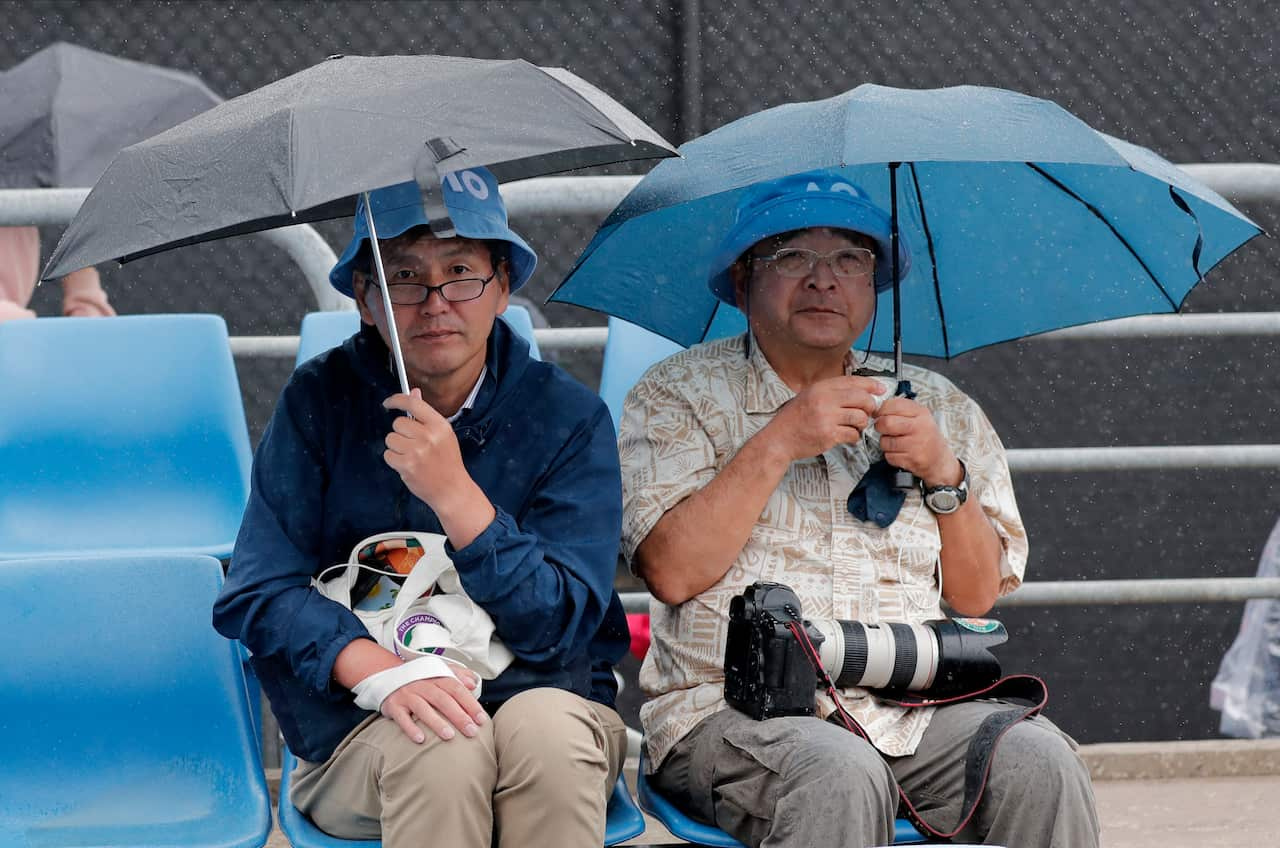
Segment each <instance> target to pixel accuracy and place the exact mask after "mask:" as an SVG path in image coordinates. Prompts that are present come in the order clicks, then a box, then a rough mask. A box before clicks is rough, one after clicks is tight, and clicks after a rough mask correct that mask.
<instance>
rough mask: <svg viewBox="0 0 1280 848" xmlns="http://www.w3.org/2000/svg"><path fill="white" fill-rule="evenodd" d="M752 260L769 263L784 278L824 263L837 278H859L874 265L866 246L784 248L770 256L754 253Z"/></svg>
mask: <svg viewBox="0 0 1280 848" xmlns="http://www.w3.org/2000/svg"><path fill="white" fill-rule="evenodd" d="M752 261H754V262H768V263H769V264H770V265H772V266H773V269H774V270H775V271H777V272H778V273H779V274H781V275H782V276H784V277H807V276H809V275H810V274H812V273H813V272H814V269H815V268H817V267H818V263H819V262H826V263H827V267H828V268H830V269H831V273H833V274H835V275H836V276H837V277H858V276H861V275H863V274H870V273H871V272H872V271H874V270H875V267H876V255H875V253H874V252H873V251H871V250H868V249H867V248H865V247H841V248H839V249H837V250H833V251H831V252H829V253H819V252H818V251H816V250H810V249H809V248H807V247H784V248H782V249H781V250H779V251H778V252H776V253H773V254H770V255H769V256H754V257H752Z"/></svg>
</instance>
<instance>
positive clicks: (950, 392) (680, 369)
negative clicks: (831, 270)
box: [618, 336, 1027, 768]
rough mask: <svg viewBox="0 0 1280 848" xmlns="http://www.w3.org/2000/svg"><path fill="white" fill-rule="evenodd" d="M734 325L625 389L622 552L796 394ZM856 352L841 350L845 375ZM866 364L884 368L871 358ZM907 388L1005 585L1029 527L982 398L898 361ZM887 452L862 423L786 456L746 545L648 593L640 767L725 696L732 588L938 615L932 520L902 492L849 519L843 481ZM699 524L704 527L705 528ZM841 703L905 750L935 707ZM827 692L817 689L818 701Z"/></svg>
mask: <svg viewBox="0 0 1280 848" xmlns="http://www.w3.org/2000/svg"><path fill="white" fill-rule="evenodd" d="M744 344H745V337H743V336H737V337H734V338H729V339H723V340H720V341H716V342H710V343H707V344H702V345H697V346H695V347H693V348H690V349H689V350H687V351H683V352H681V353H678V354H676V355H675V356H672V357H671V358H669V359H667V360H665V361H663V362H660V363H658V364H657V365H655V366H653V367H652V368H651V369H649V371H648V372H647V373H646V374H645V375H644V377H643V378H642V379H641V380H640V382H639V383H637V384H636V386H635V387H634V388H633V389H632V390H631V392H630V394H628V395H627V399H626V404H625V406H624V409H623V415H622V423H621V427H620V431H621V432H620V435H619V439H618V445H619V452H620V454H621V457H622V491H623V510H624V515H623V525H622V545H623V553H624V555H625V556H626V557H627V559H628V561H630V560H631V559H632V557H633V556H634V554H635V550H636V547H637V546H638V545H639V544H640V543H641V542H642V541H644V539H645V537H646V536H647V535H649V532H650V531H651V530H652V529H653V527H654V525H655V524H657V523H658V520H659V519H660V518H662V516H663V515H664V514H665V513H666V512H667V510H669V509H671V508H672V507H674V506H676V505H677V504H678V503H680V502H681V501H682V500H684V499H685V498H686V497H688V496H689V495H690V494H692V493H694V492H696V491H698V490H699V489H701V488H702V487H703V486H705V485H706V484H707V483H709V482H710V481H711V480H712V479H713V478H714V477H715V475H716V474H717V473H719V471H720V470H721V469H722V468H724V467H725V465H727V464H728V463H729V461H730V460H731V459H732V458H733V456H734V455H735V454H736V453H737V451H738V449H739V448H741V447H742V445H743V444H744V443H745V442H746V441H747V440H748V439H749V438H751V437H752V436H753V435H755V434H756V433H757V432H759V431H760V430H761V429H762V428H763V427H764V426H765V425H766V424H768V423H769V421H771V420H772V418H773V416H774V414H775V413H776V412H777V411H778V409H779V407H781V406H782V404H784V403H786V402H787V401H788V400H790V399H791V398H792V397H794V396H795V393H794V392H792V391H791V389H790V388H789V387H788V386H787V385H786V384H785V383H784V382H783V381H782V379H781V378H780V377H779V376H778V375H777V373H776V372H775V371H774V370H773V368H772V367H771V366H770V365H769V362H768V360H767V359H765V357H764V355H763V354H762V353H761V352H760V349H759V346H758V345H756V344H755V343H754V341H753V343H752V345H751V350H752V354H751V356H750V358H749V359H748V358H747V357H745V356H744V355H743V351H744ZM854 365H855V363H854V360H853V357H852V356H850V357H849V359H848V361H847V363H846V372H847V373H852V370H853V367H854ZM866 367H868V368H872V369H876V370H890V369H891V368H892V363H891V362H889V361H888V360H885V359H882V358H880V357H875V356H872V357H870V358H869V360H868V361H867V363H866ZM903 376H904V378H905V379H909V380H910V381H911V385H912V388H913V389H915V391H916V393H917V397H916V400H917V401H918V402H919V403H921V404H923V405H924V406H926V407H928V408H929V410H930V411H931V412H932V413H933V416H934V419H935V420H936V421H937V423H938V427H939V429H940V430H941V431H942V434H943V436H944V437H945V438H946V439H947V440H948V442H949V443H950V444H951V446H952V449H953V450H955V452H956V455H957V456H959V457H960V458H961V459H962V460H963V461H964V463H965V465H966V466H967V468H968V470H969V486H970V497H971V498H973V497H976V498H977V499H978V501H979V503H980V504H981V505H982V508H983V510H984V511H985V512H986V514H987V516H988V517H989V518H990V520H991V524H992V526H993V527H994V528H995V530H996V532H997V534H998V535H999V536H1000V539H1001V542H1002V543H1003V547H1004V554H1003V557H1002V560H1001V564H1000V568H1001V574H1002V575H1003V580H1002V582H1001V586H1000V592H1001V594H1006V593H1008V592H1011V591H1013V590H1014V589H1015V588H1017V587H1018V585H1019V584H1020V583H1021V582H1022V575H1023V570H1024V568H1025V566H1026V561H1027V539H1026V533H1025V531H1024V530H1023V527H1022V519H1021V518H1020V517H1019V515H1018V506H1017V504H1016V503H1015V501H1014V497H1013V487H1012V485H1011V482H1010V479H1009V467H1008V463H1007V462H1006V460H1005V453H1004V447H1003V446H1002V445H1001V443H1000V439H999V438H998V437H997V436H996V433H995V431H994V430H993V429H992V427H991V424H990V422H988V421H987V418H986V416H985V415H983V413H982V410H981V409H979V408H978V405H977V404H976V403H974V402H973V401H972V400H970V399H969V398H968V397H967V396H966V395H965V394H964V393H962V392H961V391H960V390H959V389H957V388H956V387H955V386H954V385H952V383H951V382H950V381H948V380H947V379H945V378H944V377H942V376H940V375H938V374H934V373H933V372H931V371H926V370H925V369H923V368H917V367H914V366H904V374H903ZM881 456H882V454H881V452H880V449H879V436H878V435H877V434H876V433H875V430H874V428H868V430H867V432H866V433H864V435H863V438H862V440H861V441H860V442H859V443H858V444H856V445H838V446H836V447H834V448H832V449H831V450H829V451H827V452H826V453H824V454H822V455H821V456H818V457H814V458H813V459H807V460H802V461H797V462H794V463H792V464H791V468H790V469H789V470H788V471H787V474H786V476H785V477H784V478H783V480H782V483H781V484H780V485H779V486H778V488H777V490H776V491H775V492H774V493H773V495H772V497H771V498H770V499H769V502H768V505H767V506H766V507H765V509H764V512H763V513H762V514H761V516H760V519H759V521H758V522H757V523H756V526H755V529H754V530H753V531H752V533H751V537H750V539H748V541H747V544H746V546H745V547H744V548H743V549H742V552H741V553H740V554H739V555H738V558H737V559H736V560H735V561H734V563H733V565H732V566H730V568H729V570H728V571H727V572H726V573H725V575H724V576H723V577H721V578H720V580H719V582H717V583H716V584H715V585H714V586H712V587H711V588H709V589H707V590H706V591H704V592H702V593H701V594H700V595H698V596H697V597H695V598H692V599H690V600H689V601H686V602H685V603H683V604H681V605H680V606H676V607H670V606H667V605H665V604H662V603H660V602H658V601H657V600H654V601H652V602H651V603H650V613H651V618H652V620H651V632H652V638H653V641H652V645H651V647H650V649H649V654H648V656H647V657H646V658H645V661H644V666H643V667H642V668H641V670H640V686H641V688H642V689H644V691H645V692H646V694H648V695H650V696H651V700H649V701H648V702H647V703H646V704H645V705H644V706H643V707H642V708H641V710H640V720H641V723H642V724H643V725H644V730H645V735H646V738H647V745H648V753H649V766H650V768H656V767H657V766H658V765H659V764H660V763H661V762H662V760H663V759H664V758H665V757H666V755H667V753H668V752H669V751H670V750H671V748H672V746H673V745H675V744H676V742H678V741H679V740H680V739H681V738H682V737H683V736H684V735H685V734H686V733H688V732H689V731H690V730H692V729H693V727H694V726H695V725H697V724H698V722H700V721H701V720H702V719H704V718H706V717H707V716H709V715H712V714H713V713H715V712H717V711H719V710H721V709H725V708H726V706H727V705H726V704H725V701H724V689H723V683H724V644H725V635H726V632H727V628H728V615H729V599H730V598H732V597H733V596H734V595H737V594H740V593H741V592H742V590H743V589H745V588H746V587H747V586H749V585H751V584H752V583H754V582H755V581H757V580H770V581H776V582H779V583H785V584H787V585H789V586H790V587H791V588H792V589H794V590H795V591H796V593H797V594H798V595H799V597H800V601H801V605H802V609H803V613H804V615H805V617H806V618H843V619H858V620H861V621H863V622H866V623H868V624H876V623H879V622H881V621H903V622H912V623H918V622H923V621H926V620H929V619H934V618H942V617H943V614H942V610H941V608H940V606H939V604H940V599H941V589H940V586H939V582H938V574H939V570H938V563H939V559H938V553H939V551H940V550H941V548H942V542H941V538H940V537H939V534H938V524H937V521H936V520H935V518H934V516H933V513H931V512H930V511H929V510H928V509H927V508H926V507H925V506H924V504H923V503H922V502H921V499H920V494H919V492H910V493H908V494H907V500H906V503H905V504H904V505H903V507H902V511H901V512H900V513H899V515H898V518H897V520H896V521H894V522H893V523H892V524H890V525H889V526H888V527H887V528H884V529H881V528H879V527H877V526H876V525H875V524H874V523H872V522H863V521H859V520H857V519H856V518H854V517H853V516H852V515H851V514H850V513H849V510H848V508H847V505H846V503H847V500H848V497H849V493H850V492H851V491H853V488H854V485H855V484H856V483H857V481H858V480H860V479H861V478H862V475H863V473H864V472H865V471H866V470H867V468H868V467H869V466H870V465H871V464H872V463H873V462H875V461H876V460H878V459H880V457H881ZM707 532H715V531H714V528H708V530H707ZM842 694H843V697H844V700H845V705H846V706H847V707H848V709H849V711H850V713H852V715H853V717H854V718H856V719H857V720H858V722H859V723H860V724H861V725H862V726H863V728H865V729H866V731H867V733H868V734H869V735H870V737H871V740H872V742H873V743H874V744H875V746H876V747H877V748H878V749H879V750H880V751H881V752H883V753H885V754H887V755H890V756H902V755H905V754H910V753H912V752H913V751H914V750H915V748H916V745H918V744H919V742H920V737H921V736H922V735H923V734H924V730H925V728H926V727H927V726H928V723H929V719H930V718H931V716H932V712H933V711H932V710H930V709H914V710H907V709H903V708H901V707H896V706H892V705H890V704H886V703H883V702H881V701H879V700H877V699H876V698H874V697H872V696H870V695H868V693H867V692H866V691H865V690H862V689H854V688H850V689H845V690H844V691H843V693H842ZM832 708H833V707H832V704H831V703H830V701H828V700H827V698H826V696H825V695H824V694H822V693H819V712H820V714H821V715H824V716H825V715H827V714H829V713H830V712H831V710H832Z"/></svg>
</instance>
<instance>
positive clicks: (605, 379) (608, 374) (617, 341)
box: [600, 304, 747, 430]
mask: <svg viewBox="0 0 1280 848" xmlns="http://www.w3.org/2000/svg"><path fill="white" fill-rule="evenodd" d="M746 329H747V319H746V318H745V317H744V316H743V314H742V313H741V312H739V311H738V310H736V309H732V308H730V307H728V306H724V305H723V304H722V305H720V306H719V307H717V308H716V311H715V314H714V315H713V316H712V319H711V323H710V325H708V327H707V332H706V336H705V339H706V340H707V341H712V340H714V339H722V338H724V337H726V336H736V335H738V334H739V333H743V332H745V331H746ZM682 350H684V347H683V346H682V345H679V344H676V343H675V342H673V341H671V340H670V339H668V338H665V337H663V336H660V335H658V334H657V333H653V332H650V331H649V330H646V329H644V328H643V327H638V326H636V325H635V324H631V323H629V322H627V321H623V320H622V319H620V318H612V317H611V318H610V319H609V337H608V339H607V340H606V341H605V343H604V364H603V366H602V367H601V370H600V397H601V399H602V400H604V402H605V405H606V406H608V407H609V414H610V415H612V416H613V428H614V430H617V429H618V422H620V421H621V420H622V403H623V401H625V400H626V398H627V392H629V391H631V387H632V386H634V385H635V384H636V383H637V382H638V381H639V379H640V378H641V377H643V376H644V372H645V371H648V370H649V367H650V366H651V365H654V364H655V363H657V362H661V361H662V360H664V359H666V358H667V357H668V356H671V355H672V354H675V353H679V352H680V351H682Z"/></svg>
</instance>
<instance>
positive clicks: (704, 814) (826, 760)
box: [650, 701, 1098, 848]
mask: <svg viewBox="0 0 1280 848" xmlns="http://www.w3.org/2000/svg"><path fill="white" fill-rule="evenodd" d="M1009 708H1010V707H1009V705H1005V704H1000V703H995V702H991V701H967V702H965V703H961V704H954V705H951V706H946V707H940V708H939V709H937V710H936V711H935V712H934V714H933V718H932V720H931V721H930V723H929V727H928V729H927V730H926V731H925V734H924V738H923V739H921V740H920V745H919V747H917V748H916V753H915V754H914V755H912V756H909V757H887V758H886V757H883V756H881V755H880V753H879V752H877V751H876V750H875V748H873V747H871V745H870V743H868V742H866V741H865V740H863V739H862V738H860V737H858V736H856V735H855V734H853V733H850V732H849V731H848V730H845V729H844V728H843V727H840V726H838V725H835V724H833V723H831V722H828V721H821V720H819V719H816V718H798V717H797V718H774V719H769V720H768V721H756V720H755V719H753V718H751V717H749V716H746V715H744V714H742V713H740V712H737V711H736V710H732V709H724V710H721V711H720V712H718V713H716V714H715V715H713V716H710V717H708V718H707V719H705V720H703V721H702V723H701V724H699V725H698V726H697V727H695V728H694V729H693V730H692V731H690V732H689V734H688V735H687V736H685V737H684V739H682V740H680V742H679V743H678V744H677V745H676V746H675V748H673V749H672V750H671V753H669V754H668V755H667V758H666V759H665V760H663V762H662V767H661V768H660V769H659V770H658V772H657V773H656V774H654V775H653V776H652V777H651V778H650V780H651V781H652V783H653V784H654V786H655V787H656V788H657V789H658V790H659V791H660V792H662V793H663V794H664V795H665V796H667V798H669V799H670V800H671V801H672V803H674V804H675V805H676V806H678V807H680V808H681V809H683V810H684V811H685V812H686V813H687V814H689V815H691V816H693V817H694V818H696V819H699V820H701V821H703V822H706V823H708V824H714V825H717V826H718V827H720V828H721V829H723V830H724V831H726V832H727V833H729V834H730V835H732V836H734V837H735V838H737V839H738V840H740V841H742V842H744V843H746V844H747V845H749V846H767V848H772V846H799V845H824V846H825V845H831V846H836V845H838V846H842V848H864V846H868V845H888V844H889V843H890V842H891V841H892V838H893V819H894V815H895V813H896V812H897V809H898V795H897V787H898V786H901V787H902V788H903V790H905V791H906V793H907V797H908V798H910V799H911V802H912V803H913V804H915V805H916V809H918V810H919V811H920V813H921V814H922V815H923V817H924V819H925V821H927V822H930V823H936V824H938V825H941V826H942V827H945V828H948V829H950V828H951V827H954V826H955V822H956V820H957V819H958V818H959V813H960V807H961V802H962V800H963V796H964V762H965V753H966V751H967V749H968V746H969V740H970V739H972V738H973V735H974V733H975V731H976V730H977V728H978V726H979V725H980V724H981V723H982V720H983V719H985V718H986V717H987V716H988V715H990V714H991V713H992V712H994V711H996V710H1005V709H1009ZM959 841H961V842H966V841H967V842H978V841H981V842H985V843H987V844H992V845H1004V846H1009V848H1096V846H1097V845H1098V815H1097V812H1096V811H1095V809H1094V802H1093V787H1092V784H1091V783H1090V782H1089V771H1088V769H1087V768H1086V767H1085V765H1084V763H1083V762H1082V761H1081V760H1080V757H1079V756H1078V755H1077V753H1076V745H1075V742H1074V741H1073V740H1072V739H1071V737H1069V736H1067V735H1066V734H1065V733H1063V732H1062V731H1061V730H1059V729H1058V728H1057V726H1056V725H1054V724H1053V722H1051V721H1049V720H1048V719H1047V718H1045V717H1044V716H1036V717H1035V718H1033V719H1030V720H1028V721H1023V722H1019V723H1018V724H1016V725H1014V726H1013V727H1012V728H1011V729H1010V730H1009V732H1008V733H1006V734H1005V735H1004V738H1003V739H1002V740H1001V741H1000V744H999V746H998V747H997V748H996V752H995V755H994V757H993V758H992V761H991V772H990V779H989V780H988V783H987V789H986V793H985V794H984V795H983V797H982V802H981V804H980V805H979V806H978V810H977V814H976V815H975V816H974V820H973V821H972V822H971V823H970V825H969V826H968V827H967V828H966V829H965V830H964V831H962V832H961V834H960V837H959Z"/></svg>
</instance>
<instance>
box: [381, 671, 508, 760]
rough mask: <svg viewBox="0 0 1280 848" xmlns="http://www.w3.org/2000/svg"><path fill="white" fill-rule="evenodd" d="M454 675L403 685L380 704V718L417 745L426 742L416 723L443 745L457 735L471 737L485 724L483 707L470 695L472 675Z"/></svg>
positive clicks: (473, 677) (474, 682)
mask: <svg viewBox="0 0 1280 848" xmlns="http://www.w3.org/2000/svg"><path fill="white" fill-rule="evenodd" d="M454 674H455V675H457V677H456V678H454V677H431V678H428V679H426V680H415V681H413V682H411V683H406V684H405V685H404V686H401V687H400V688H399V689H397V690H395V691H394V692H392V693H391V694H390V695H388V696H387V697H386V698H385V699H384V700H383V702H382V706H381V707H380V710H381V712H382V714H383V715H384V716H386V717H387V718H389V719H391V720H392V721H394V722H395V723H396V724H397V725H399V727H400V729H401V730H402V731H404V734H405V736H408V737H409V738H410V739H412V740H413V741H414V742H418V743H422V742H424V741H426V735H425V734H423V732H422V729H421V728H420V727H418V723H419V722H420V723H421V724H422V725H423V726H424V727H427V728H428V729H430V730H431V732H432V733H434V734H435V735H436V736H438V737H440V738H441V739H443V740H445V741H448V740H450V739H452V738H453V737H454V736H456V735H457V731H461V733H462V735H463V736H468V737H470V736H475V735H476V734H477V733H479V732H480V725H481V724H483V723H484V722H485V721H486V720H487V716H486V715H485V711H484V707H482V706H480V702H479V701H477V700H476V699H475V697H474V696H473V695H472V694H471V690H472V689H473V688H474V687H475V684H476V674H475V672H473V671H471V670H470V669H466V668H462V667H460V666H459V667H455V668H454ZM415 719H417V721H416V722H415ZM455 728H456V729H457V731H455Z"/></svg>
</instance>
